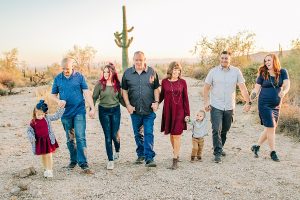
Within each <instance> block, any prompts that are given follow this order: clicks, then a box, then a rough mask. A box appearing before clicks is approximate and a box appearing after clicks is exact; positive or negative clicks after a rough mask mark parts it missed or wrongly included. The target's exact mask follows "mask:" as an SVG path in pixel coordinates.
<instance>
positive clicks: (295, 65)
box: [281, 50, 300, 106]
mask: <svg viewBox="0 0 300 200" xmlns="http://www.w3.org/2000/svg"><path fill="white" fill-rule="evenodd" d="M299 65H300V51H299V50H292V52H291V53H290V54H289V55H287V56H285V57H283V58H282V60H281V66H282V67H283V68H286V69H287V70H288V72H289V78H290V81H291V88H290V91H289V93H288V94H287V97H286V99H287V101H288V102H289V103H290V104H292V105H295V106H300V87H299V85H300V70H299Z"/></svg>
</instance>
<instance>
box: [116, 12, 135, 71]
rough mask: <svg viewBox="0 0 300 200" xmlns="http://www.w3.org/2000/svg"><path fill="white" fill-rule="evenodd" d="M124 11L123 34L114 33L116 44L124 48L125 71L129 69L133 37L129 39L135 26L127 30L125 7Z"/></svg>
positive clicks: (123, 63) (123, 64) (123, 67)
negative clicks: (129, 52)
mask: <svg viewBox="0 0 300 200" xmlns="http://www.w3.org/2000/svg"><path fill="white" fill-rule="evenodd" d="M122 10H123V30H122V32H121V33H119V32H118V31H117V32H115V33H114V35H115V42H116V44H117V46H118V47H120V48H122V69H123V71H125V69H126V68H127V67H128V47H129V46H130V44H131V42H132V40H133V37H131V38H130V39H128V33H129V32H131V31H132V30H133V26H132V27H131V28H130V29H127V22H126V8H125V6H122Z"/></svg>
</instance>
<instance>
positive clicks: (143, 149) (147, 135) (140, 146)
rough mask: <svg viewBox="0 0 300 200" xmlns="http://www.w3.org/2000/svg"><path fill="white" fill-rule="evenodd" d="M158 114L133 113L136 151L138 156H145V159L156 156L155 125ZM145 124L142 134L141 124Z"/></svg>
mask: <svg viewBox="0 0 300 200" xmlns="http://www.w3.org/2000/svg"><path fill="white" fill-rule="evenodd" d="M155 118H156V114H155V113H154V112H151V113H150V114H148V115H139V114H135V113H133V114H131V122H132V128H133V132H134V139H135V143H136V146H137V148H136V153H137V156H138V157H145V161H146V162H147V161H151V160H153V159H154V157H155V152H154V151H153V145H154V134H153V126H154V120H155ZM142 125H143V126H144V135H141V134H140V128H141V126H142Z"/></svg>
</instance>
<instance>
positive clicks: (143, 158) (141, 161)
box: [134, 156, 145, 165]
mask: <svg viewBox="0 0 300 200" xmlns="http://www.w3.org/2000/svg"><path fill="white" fill-rule="evenodd" d="M144 160H145V157H144V156H141V157H138V159H136V161H135V162H134V164H138V165H139V164H143V161H144Z"/></svg>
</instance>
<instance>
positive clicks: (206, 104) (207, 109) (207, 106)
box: [204, 103, 211, 112]
mask: <svg viewBox="0 0 300 200" xmlns="http://www.w3.org/2000/svg"><path fill="white" fill-rule="evenodd" d="M204 110H205V112H209V111H210V110H211V106H210V105H209V103H205V104H204Z"/></svg>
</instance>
